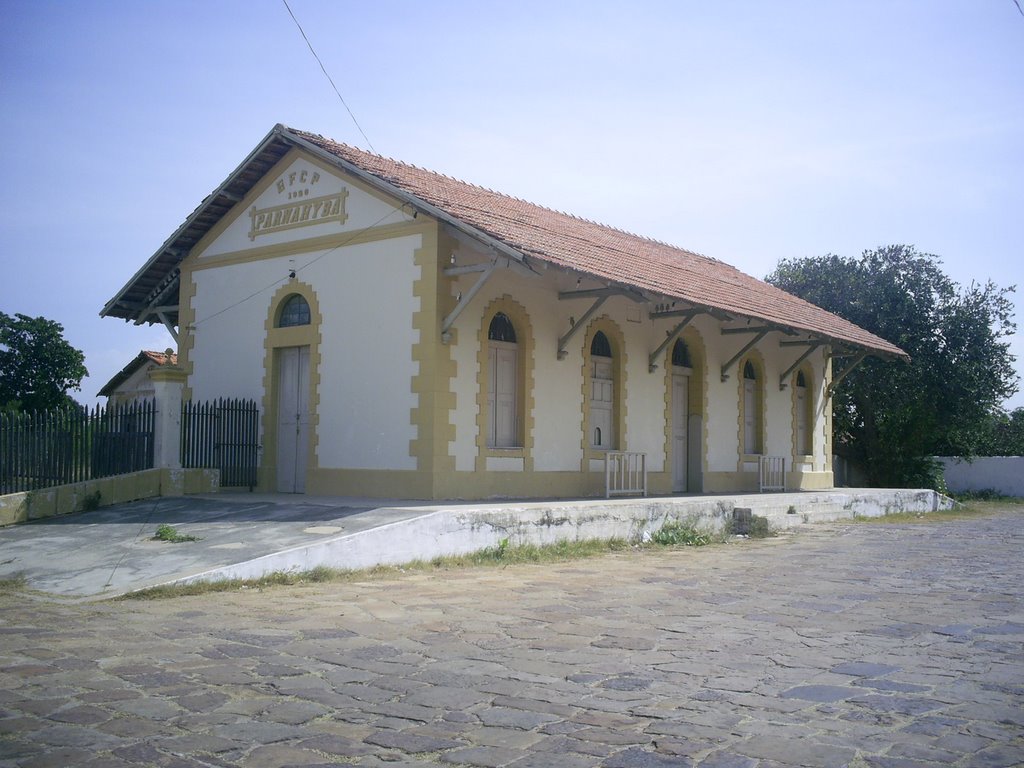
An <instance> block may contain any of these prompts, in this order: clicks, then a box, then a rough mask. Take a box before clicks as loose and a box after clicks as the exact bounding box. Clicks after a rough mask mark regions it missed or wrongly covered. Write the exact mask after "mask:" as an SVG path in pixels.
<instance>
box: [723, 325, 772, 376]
mask: <svg viewBox="0 0 1024 768" xmlns="http://www.w3.org/2000/svg"><path fill="white" fill-rule="evenodd" d="M772 330H774V329H772V328H767V327H763V326H762V327H757V328H723V329H722V333H756V334H757V335H756V336H754V338H752V339H751V340H750V341H748V342H747V343H746V344H744V345H743V348H742V349H741V350H740V351H739V352H737V353H736V354H735V355H733V356H732V357H731V358H729V362H727V363H726V364H725V365H723V366H722V381H728V380H729V369H730V368H732V367H733V366H734V365H735V364H736V361H737V360H739V359H740V358H741V357H743V356H744V355H745V354H747V352H748V351H749V350H750V349H751V347H753V346H754V345H755V344H757V342H759V341H760V340H761V339H763V338H764V337H765V336H767V335H768V334H769V332H771V331H772Z"/></svg>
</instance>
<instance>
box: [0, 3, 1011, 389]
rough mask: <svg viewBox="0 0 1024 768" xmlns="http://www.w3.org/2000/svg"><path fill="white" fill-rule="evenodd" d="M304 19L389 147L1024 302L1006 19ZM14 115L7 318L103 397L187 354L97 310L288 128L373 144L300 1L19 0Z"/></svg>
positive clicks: (550, 199)
mask: <svg viewBox="0 0 1024 768" xmlns="http://www.w3.org/2000/svg"><path fill="white" fill-rule="evenodd" d="M289 2H290V4H291V7H292V10H293V11H294V12H295V14H296V16H297V17H298V19H299V21H300V22H301V23H302V24H303V26H304V28H305V30H306V33H307V35H308V36H309V38H310V40H311V41H312V43H313V45H314V47H315V48H316V50H317V52H318V53H319V54H320V57H321V58H322V60H323V62H324V64H325V66H326V67H327V70H328V71H329V72H330V73H331V75H332V77H333V78H334V81H335V82H336V83H337V85H338V87H339V89H340V91H341V93H342V95H343V96H344V98H345V100H346V101H347V102H348V104H349V106H350V107H351V108H352V110H353V112H354V113H355V115H356V117H357V119H358V120H359V123H360V125H361V126H362V129H363V130H364V131H365V133H366V136H367V137H368V138H369V141H370V142H371V143H372V147H373V149H375V150H376V151H377V152H379V153H381V154H384V155H389V156H391V157H395V158H398V159H401V160H404V161H407V162H411V163H414V164H416V165H420V166H423V167H426V168H430V169H432V170H436V171H441V172H443V173H447V174H449V175H451V176H457V177H459V178H462V179H465V180H467V181H470V182H473V183H477V184H481V185H483V186H487V187H491V188H493V189H497V190H500V191H502V192H505V193H508V194H512V195H515V196H517V197H521V198H524V199H527V200H530V201H531V202H536V203H540V204H543V205H547V206H550V207H552V208H557V209H559V210H566V211H569V212H571V213H574V214H577V215H580V216H584V217H587V218H590V219H594V220H597V221H600V222H603V223H607V224H611V225H614V226H617V227H620V228H622V229H626V230H630V231H634V232H638V233H640V234H643V235H647V236H650V237H654V238H657V239H659V240H664V241H667V242H671V243H673V244H676V245H680V246H683V247H686V248H690V249H692V250H696V251H699V252H701V253H704V254H707V255H709V256H714V257H716V258H719V259H722V260H723V261H726V262H729V263H731V264H734V265H735V266H737V267H739V268H740V269H742V270H744V271H745V272H748V273H750V274H752V275H755V276H757V277H764V276H765V275H766V274H767V273H769V272H770V271H771V270H772V269H773V268H774V266H775V265H776V264H777V262H778V261H779V259H781V258H789V257H801V256H816V255H822V254H825V253H837V254H842V255H849V256H853V255H857V254H859V253H861V252H862V251H863V250H865V249H868V248H874V247H877V246H880V245H886V244H891V243H907V244H913V245H916V246H917V247H918V249H919V250H922V251H925V252H931V253H935V254H938V255H939V256H941V257H942V258H943V263H944V268H945V270H946V271H947V273H948V274H949V275H951V276H952V277H953V278H954V279H955V280H957V281H958V282H960V283H962V284H965V285H966V284H969V283H970V282H971V281H972V280H975V281H985V280H988V279H992V280H994V281H996V282H997V283H998V284H1000V285H1004V286H1005V285H1013V284H1021V285H1022V288H1024V253H1022V251H1024V194H1022V189H1024V16H1022V15H1021V13H1020V12H1019V11H1018V9H1017V7H1016V5H1015V4H1014V2H1013V0H859V1H857V2H854V1H852V0H850V1H848V2H841V1H839V0H836V1H834V2H820V0H814V1H810V0H808V1H807V2H797V1H790V0H778V1H777V2H773V3H764V2H755V1H753V0H751V1H746V0H723V1H721V2H714V3H710V2H706V0H676V2H664V3H662V2H638V3H635V4H634V3H630V4H626V3H621V2H617V3H604V2H599V1H598V0H589V1H588V2H564V3H552V2H550V1H548V2H515V3H488V2H445V0H437V2H422V0H420V1H418V2H403V1H402V0H395V1H393V2H388V3H355V2H346V1H342V0H337V1H335V2H320V1H319V0H289ZM0 114H2V115H3V120H2V121H0V136H2V139H3V140H2V142H0V146H2V149H0V152H2V156H0V159H2V163H3V168H4V176H3V183H2V184H0V210H2V211H3V215H2V216H0V263H2V272H0V275H2V277H0V310H2V311H4V312H8V313H13V312H22V313H24V314H28V315H33V316H35V315H44V316H46V317H48V318H51V319H54V320H57V321H59V322H60V323H62V324H63V325H64V327H65V331H66V336H67V338H68V339H69V340H70V341H71V343H72V344H74V345H75V346H76V347H78V348H80V349H82V350H83V351H84V352H85V353H86V365H87V366H88V368H89V371H90V374H91V375H90V377H89V378H88V379H87V380H86V381H85V382H84V385H83V391H82V392H81V393H78V397H79V399H82V400H83V401H92V399H93V397H94V396H95V393H96V391H97V390H98V389H99V388H100V387H101V386H102V385H103V384H104V383H105V382H106V381H107V380H108V379H109V378H110V377H111V376H112V375H114V374H115V373H116V372H117V371H118V370H119V369H120V368H121V367H122V366H123V365H124V364H126V363H127V362H128V361H129V360H130V359H131V358H132V357H134V355H135V354H137V353H138V351H139V350H140V349H143V348H150V349H164V348H166V347H167V346H168V345H169V344H170V338H169V337H168V336H167V335H166V334H165V333H164V332H163V331H162V329H161V328H159V327H153V328H147V327H135V326H134V325H131V324H125V323H124V322H123V321H119V320H113V319H110V318H107V319H103V320H101V319H100V318H99V316H98V313H99V310H100V309H101V308H102V306H103V304H104V303H105V302H106V301H107V299H109V298H110V297H112V296H113V295H114V294H115V293H116V291H117V290H118V289H119V288H120V287H121V286H122V285H123V284H124V283H125V282H126V281H127V280H128V279H129V278H130V277H131V276H132V275H133V274H134V273H135V271H136V270H137V269H138V268H139V267H141V266H142V264H143V263H144V262H145V261H146V259H148V258H149V257H150V256H151V255H152V253H153V252H154V251H155V250H156V249H157V248H158V247H159V246H160V244H161V243H162V242H163V241H164V239H165V238H167V237H168V236H169V235H170V234H171V233H172V232H173V231H174V229H175V228H176V227H177V226H178V225H179V224H180V223H181V222H182V221H183V220H184V218H185V217H186V216H187V215H188V214H189V213H191V211H192V210H193V209H194V208H195V207H196V206H197V205H198V204H199V203H200V202H201V201H202V199H203V198H204V197H205V196H206V195H207V194H209V193H210V192H211V191H212V190H213V189H214V188H215V187H216V186H217V185H218V184H219V183H220V182H221V181H222V180H223V179H224V177H225V176H227V174H228V173H230V171H231V170H233V169H234V168H235V166H236V165H237V164H238V163H239V162H241V160H242V159H243V158H244V157H245V156H246V155H247V154H248V152H249V151H250V150H251V149H252V148H253V147H254V146H255V145H256V144H257V143H258V142H259V140H260V139H261V138H262V137H263V136H264V135H265V134H266V133H267V131H269V130H270V128H271V127H273V125H274V124H275V123H278V122H283V123H286V124H288V125H291V126H294V127H296V128H302V129H304V130H310V131H314V132H317V133H322V134H324V135H326V136H330V137H331V138H334V139H337V140H339V141H344V142H347V143H349V144H353V145H356V146H360V147H363V148H367V142H366V139H364V138H363V136H362V135H361V134H360V132H359V131H358V129H357V128H356V127H355V125H354V124H353V122H352V120H351V118H350V117H349V115H348V113H347V112H346V111H345V108H344V107H343V106H342V105H341V104H340V103H339V101H338V99H337V97H336V96H335V95H334V92H333V91H332V90H331V87H330V85H329V84H328V82H327V81H326V79H325V78H324V77H323V75H322V73H321V72H320V69H319V66H318V65H317V63H316V61H315V60H314V59H313V58H312V56H311V55H310V53H309V51H308V49H307V48H306V44H305V42H304V41H303V40H302V37H301V36H300V34H299V32H298V30H297V29H296V27H295V25H294V24H293V22H292V20H291V18H290V16H289V15H288V11H287V9H286V8H285V6H284V3H283V2H282V1H281V0H248V1H246V2H232V1H230V0H224V1H221V2H139V1H138V0H133V1H132V2H116V1H110V2H84V1H83V2H46V0H31V2H22V1H20V0H0ZM1016 303H1017V306H1018V312H1019V314H1024V313H1021V309H1024V300H1022V294H1018V295H1017V296H1016ZM1018 319H1019V320H1020V321H1021V323H1022V325H1024V316H1021V317H1019V318H1018ZM1013 350H1014V352H1015V354H1016V355H1017V356H1018V371H1024V340H1022V334H1018V336H1017V337H1015V338H1014V344H1013ZM1008 406H1009V407H1017V406H1024V393H1021V394H1018V395H1017V396H1016V397H1014V398H1013V399H1012V400H1011V401H1010V402H1009V403H1008Z"/></svg>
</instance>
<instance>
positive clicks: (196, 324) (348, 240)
mask: <svg viewBox="0 0 1024 768" xmlns="http://www.w3.org/2000/svg"><path fill="white" fill-rule="evenodd" d="M405 205H406V204H405V203H403V204H402V205H400V206H395V207H392V209H391V210H390V211H388V212H387V213H385V214H384V215H383V216H381V217H380V218H379V219H377V220H376V221H375V222H373V223H372V224H370V225H369V227H366V229H372V228H373V227H375V226H377V225H378V224H380V223H381V222H382V221H384V219H386V218H388V217H389V216H391V215H393V214H395V213H401V211H402V209H403V208H404V207H405ZM361 234H362V230H360V231H359V232H354V233H352V235H351V236H350V237H348V238H346V239H344V240H342V241H341V242H340V243H338V244H337V245H335V246H332V247H331V248H328V249H327V250H326V251H324V252H323V253H321V254H320V255H319V256H317V257H316V258H315V259H312V260H310V261H307V262H306V263H305V264H303V265H302V266H301V267H294V268H293V269H292V270H291V271H292V273H294V274H296V275H297V274H298V273H299V272H301V271H302V270H304V269H306V268H307V267H311V266H313V265H314V264H316V263H317V262H318V261H320V259H322V258H324V257H326V256H330V255H331V254H332V253H334V252H335V251H336V250H338V249H339V248H344V247H345V246H346V245H348V244H349V243H351V242H352V241H353V240H355V239H356V238H357V237H359V236H360V235H361ZM288 279H290V277H281V278H278V279H277V280H275V281H274V282H272V283H270V284H269V285H265V286H263V287H262V288H259V289H257V290H255V291H253V292H252V293H250V294H249V295H248V296H246V297H245V298H242V299H239V300H238V301H236V302H235V303H234V304H229V305H228V306H226V307H224V308H223V309H220V310H217V311H216V312H214V313H213V314H212V315H207V316H206V317H204V318H202V319H201V320H195V321H194V322H193V323H192V325H191V328H192V329H193V330H194V329H196V328H198V327H199V326H200V325H202V324H203V323H205V322H207V321H209V320H213V318H215V317H218V316H220V315H223V314H224V313H225V312H229V311H231V310H232V309H234V308H235V307H238V306H241V305H242V304H244V303H245V302H247V301H249V300H250V299H254V298H256V297H257V296H259V295H260V294H261V293H265V292H267V291H269V290H270V289H271V288H274V287H276V286H278V285H281V284H282V283H284V282H285V281H286V280H288Z"/></svg>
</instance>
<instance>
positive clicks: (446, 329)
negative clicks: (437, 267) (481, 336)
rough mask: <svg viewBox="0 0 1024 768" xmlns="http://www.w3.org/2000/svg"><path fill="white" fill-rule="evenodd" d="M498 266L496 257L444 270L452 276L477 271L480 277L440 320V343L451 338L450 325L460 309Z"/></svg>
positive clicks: (447, 274)
mask: <svg viewBox="0 0 1024 768" xmlns="http://www.w3.org/2000/svg"><path fill="white" fill-rule="evenodd" d="M497 266H498V260H497V258H495V259H494V261H491V262H490V263H487V264H473V265H472V266H468V267H451V268H449V269H446V270H445V271H444V274H445V275H446V276H449V277H452V276H455V275H464V274H469V273H471V272H479V273H480V277H479V278H478V279H477V281H476V282H475V283H473V285H472V286H471V287H470V289H469V290H468V291H466V292H465V293H464V294H463V295H462V296H460V297H459V300H458V302H457V303H456V304H455V309H453V310H452V311H451V312H449V313H448V314H447V315H446V316H445V318H444V320H442V321H441V343H442V344H447V343H448V342H450V341H451V340H452V334H451V330H452V325H454V324H455V321H456V320H457V319H458V317H459V315H461V314H462V311H463V310H464V309H465V308H466V307H467V306H469V302H471V301H472V300H473V297H474V296H476V295H477V293H479V292H480V289H481V288H483V287H484V283H486V282H487V280H488V278H490V276H491V275H492V274H494V268H495V267H497Z"/></svg>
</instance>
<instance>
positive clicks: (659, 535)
mask: <svg viewBox="0 0 1024 768" xmlns="http://www.w3.org/2000/svg"><path fill="white" fill-rule="evenodd" d="M720 541H722V537H721V536H720V535H716V534H713V533H709V532H708V531H706V530H703V529H701V528H698V527H697V526H696V525H695V524H694V522H693V521H692V520H668V521H667V522H665V524H664V525H662V526H661V528H659V529H658V530H657V531H655V532H654V533H652V534H651V543H653V544H657V545H658V546H662V547H705V546H707V545H708V544H714V543H716V542H720Z"/></svg>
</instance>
